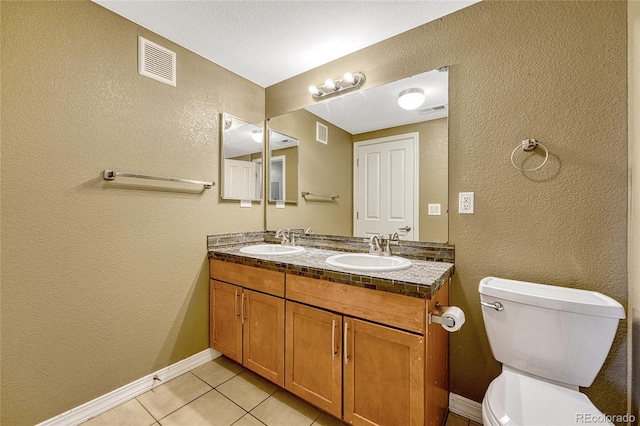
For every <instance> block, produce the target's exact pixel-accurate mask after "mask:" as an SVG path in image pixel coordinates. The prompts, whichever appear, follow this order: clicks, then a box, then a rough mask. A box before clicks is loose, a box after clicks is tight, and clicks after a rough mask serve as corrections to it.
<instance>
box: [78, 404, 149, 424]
mask: <svg viewBox="0 0 640 426" xmlns="http://www.w3.org/2000/svg"><path fill="white" fill-rule="evenodd" d="M155 422H156V419H154V418H153V417H151V414H149V413H148V412H147V410H145V409H144V407H143V406H142V405H140V403H139V402H138V401H136V400H135V399H132V400H130V401H127V402H125V403H123V404H120V405H118V406H117V407H114V408H112V409H111V410H109V411H105V412H104V413H102V414H100V415H99V416H97V417H94V418H92V419H89V420H88V421H86V422H84V423H83V426H115V425H122V426H125V425H127V426H150V425H152V424H154V423H155Z"/></svg>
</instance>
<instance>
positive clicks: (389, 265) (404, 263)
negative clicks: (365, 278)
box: [325, 253, 411, 272]
mask: <svg viewBox="0 0 640 426" xmlns="http://www.w3.org/2000/svg"><path fill="white" fill-rule="evenodd" d="M325 262H326V263H327V264H328V265H331V266H337V267H338V268H343V269H349V270H352V271H370V272H385V271H400V270H403V269H409V268H411V261H410V260H408V259H405V258H404V257H398V256H379V255H375V254H366V253H344V254H336V255H334V256H330V257H328V258H327V260H325Z"/></svg>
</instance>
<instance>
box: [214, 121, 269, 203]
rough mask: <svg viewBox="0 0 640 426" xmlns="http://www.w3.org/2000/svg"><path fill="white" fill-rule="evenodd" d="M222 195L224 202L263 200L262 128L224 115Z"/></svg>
mask: <svg viewBox="0 0 640 426" xmlns="http://www.w3.org/2000/svg"><path fill="white" fill-rule="evenodd" d="M221 120H222V123H221V128H222V137H221V141H222V144H221V145H222V146H221V154H220V158H221V164H220V196H221V198H222V199H225V200H251V201H259V200H262V188H263V180H262V179H263V178H262V177H263V176H264V172H263V170H264V167H263V155H262V154H263V140H264V135H263V129H262V126H261V125H257V124H253V123H249V122H247V121H245V120H243V119H241V118H238V117H235V116H233V115H231V114H227V113H223V114H222V118H221Z"/></svg>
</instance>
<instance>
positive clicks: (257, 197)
mask: <svg viewBox="0 0 640 426" xmlns="http://www.w3.org/2000/svg"><path fill="white" fill-rule="evenodd" d="M229 121H230V122H233V121H237V122H239V123H242V124H240V125H239V126H237V127H242V126H255V127H256V130H257V129H260V130H262V142H261V143H260V150H259V151H258V152H260V160H261V161H260V162H261V163H262V168H261V172H260V178H261V179H260V181H259V182H258V181H256V192H255V193H254V196H253V197H251V198H237V197H233V196H230V195H228V194H225V186H226V185H225V177H224V176H225V161H226V160H228V159H227V158H226V155H225V143H226V142H227V140H226V139H227V138H226V135H225V133H226V131H227V130H230V129H227V122H229ZM264 133H265V132H264V125H261V124H256V123H252V122H250V121H248V120H245V119H243V118H240V117H238V116H235V115H233V114H229V113H226V112H223V113H221V114H220V198H221V199H222V200H235V201H262V200H263V198H264V178H265V154H264V151H265V149H264V147H265V143H264ZM252 142H255V141H252ZM250 154H251V153H250ZM258 184H259V185H258Z"/></svg>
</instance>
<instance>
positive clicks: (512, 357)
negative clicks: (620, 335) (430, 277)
mask: <svg viewBox="0 0 640 426" xmlns="http://www.w3.org/2000/svg"><path fill="white" fill-rule="evenodd" d="M478 291H479V292H480V301H481V303H483V306H482V316H483V318H484V325H485V328H486V331H487V336H488V338H489V343H490V345H491V350H492V352H493V356H494V357H495V359H496V360H498V361H500V362H501V363H502V364H504V365H506V366H509V367H512V368H515V369H518V370H521V371H524V372H526V373H529V374H533V375H536V376H540V377H543V378H546V379H549V380H553V381H556V382H560V383H563V384H566V385H570V386H583V387H587V386H591V384H592V383H593V380H594V379H595V377H596V375H597V374H598V372H599V371H600V368H602V364H603V363H604V360H605V358H606V357H607V354H608V353H609V349H610V348H611V344H612V343H613V338H614V336H615V333H616V329H617V327H618V321H619V320H620V319H622V318H624V317H625V315H624V308H623V307H622V305H620V303H618V302H616V301H615V300H613V299H612V298H610V297H608V296H605V295H603V294H600V293H597V292H594V291H586V290H578V289H572V288H566V287H558V286H550V285H545V284H535V283H529V282H524V281H514V280H507V279H502V278H494V277H487V278H484V279H482V281H480V286H479V288H478ZM496 302H497V303H499V304H500V305H501V306H502V310H498V309H496V308H494V307H492V306H495V305H494V304H495V303H496ZM487 305H489V306H487ZM498 308H499V306H498Z"/></svg>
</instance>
